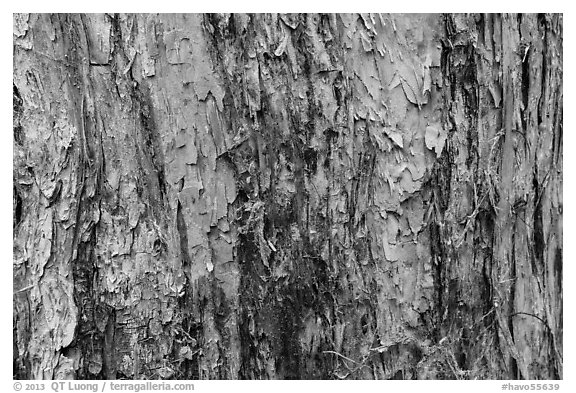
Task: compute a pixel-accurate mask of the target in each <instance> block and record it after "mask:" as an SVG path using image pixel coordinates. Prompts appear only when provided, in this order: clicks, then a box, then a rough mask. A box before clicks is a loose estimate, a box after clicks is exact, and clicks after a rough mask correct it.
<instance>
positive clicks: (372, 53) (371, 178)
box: [13, 14, 563, 379]
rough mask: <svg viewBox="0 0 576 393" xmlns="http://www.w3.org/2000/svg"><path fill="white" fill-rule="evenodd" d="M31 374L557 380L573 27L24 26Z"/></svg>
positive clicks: (258, 22) (117, 20) (523, 22)
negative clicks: (566, 69)
mask: <svg viewBox="0 0 576 393" xmlns="http://www.w3.org/2000/svg"><path fill="white" fill-rule="evenodd" d="M13 96H14V375H15V376H16V377H17V378H49V379H50V378H77V379H82V378H90V379H101V378H105V379H114V378H178V379H197V378H201V379H205V378H208V379H218V378H244V379H260V378H280V379H282V378H300V379H306V378H349V379H357V378H358V379H359V378H378V379H390V378H406V379H409V378H420V379H424V378H447V379H453V378H454V379H455V378H462V379H466V378H530V379H555V378H562V310H563V308H562V307H563V306H562V16H561V15H493V14H488V15H440V14H435V15H381V14H361V15H312V14H279V15H268V14H258V15H108V14H107V15H63V14H62V15H46V14H43V15H42V14H41V15H28V14H26V15H14V92H13Z"/></svg>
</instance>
